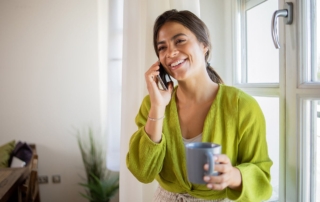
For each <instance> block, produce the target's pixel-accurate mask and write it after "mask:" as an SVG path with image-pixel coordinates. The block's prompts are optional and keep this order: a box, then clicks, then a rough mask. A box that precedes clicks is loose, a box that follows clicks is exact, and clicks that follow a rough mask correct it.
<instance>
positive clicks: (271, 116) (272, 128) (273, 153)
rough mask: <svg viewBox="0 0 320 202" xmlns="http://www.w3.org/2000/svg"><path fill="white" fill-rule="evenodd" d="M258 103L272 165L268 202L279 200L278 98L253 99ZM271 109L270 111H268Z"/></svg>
mask: <svg viewBox="0 0 320 202" xmlns="http://www.w3.org/2000/svg"><path fill="white" fill-rule="evenodd" d="M254 98H255V99H256V100H257V102H258V103H259V105H260V107H261V109H262V112H263V114H264V116H265V119H266V128H267V143H268V151H269V156H270V158H271V160H272V161H273V165H272V167H271V185H272V187H273V192H272V196H271V198H270V199H269V200H268V201H278V200H279V169H280V166H279V156H280V155H279V145H280V144H279V141H280V138H279V121H280V120H279V98H277V97H254ZM270 109H272V110H270Z"/></svg>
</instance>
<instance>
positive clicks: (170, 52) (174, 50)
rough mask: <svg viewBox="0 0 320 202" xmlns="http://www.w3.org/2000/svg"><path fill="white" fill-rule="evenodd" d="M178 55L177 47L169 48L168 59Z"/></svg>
mask: <svg viewBox="0 0 320 202" xmlns="http://www.w3.org/2000/svg"><path fill="white" fill-rule="evenodd" d="M177 54H178V50H177V49H176V47H174V46H171V47H169V48H168V57H175V56H176V55H177Z"/></svg>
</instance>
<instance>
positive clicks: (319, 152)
mask: <svg viewBox="0 0 320 202" xmlns="http://www.w3.org/2000/svg"><path fill="white" fill-rule="evenodd" d="M315 131H316V134H317V135H316V142H315V146H316V148H317V149H316V152H315V153H316V162H317V168H316V176H317V178H316V179H317V180H316V186H315V190H318V191H317V195H316V200H315V201H320V191H319V189H320V101H318V104H317V125H316V130H315Z"/></svg>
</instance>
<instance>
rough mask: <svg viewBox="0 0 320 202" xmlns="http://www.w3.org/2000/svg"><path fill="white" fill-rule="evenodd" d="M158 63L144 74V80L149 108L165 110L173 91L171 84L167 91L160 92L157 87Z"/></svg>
mask: <svg viewBox="0 0 320 202" xmlns="http://www.w3.org/2000/svg"><path fill="white" fill-rule="evenodd" d="M159 65H160V62H159V61H157V62H156V63H154V64H153V65H152V66H151V67H150V68H149V69H148V71H147V72H146V73H145V79H146V83H147V89H148V92H149V95H150V101H151V107H161V108H165V107H166V106H167V105H168V103H169V102H170V99H171V94H172V91H173V82H170V83H169V85H168V90H166V91H165V90H161V89H159V87H158V78H157V75H159V68H160V66H159Z"/></svg>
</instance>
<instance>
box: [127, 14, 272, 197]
mask: <svg viewBox="0 0 320 202" xmlns="http://www.w3.org/2000/svg"><path fill="white" fill-rule="evenodd" d="M153 42H154V48H155V52H156V54H157V56H158V57H159V61H160V62H159V61H157V62H156V63H154V64H153V65H152V66H151V67H150V68H149V70H148V71H147V72H146V73H145V80H146V83H147V88H148V92H149V95H148V96H146V97H145V98H144V100H143V101H142V104H141V107H140V110H139V113H138V115H137V116H136V120H135V121H136V124H137V126H138V130H137V131H136V132H135V133H134V134H133V136H132V137H131V140H130V146H129V152H128V154H127V166H128V169H129V170H130V171H131V172H132V174H133V175H134V176H135V177H136V178H137V179H138V180H139V181H141V182H143V183H149V182H152V181H153V180H154V179H156V180H157V181H158V182H159V185H160V186H159V188H158V190H157V192H156V194H155V198H154V200H155V201H178V200H179V199H185V201H229V200H235V201H246V202H248V201H262V200H266V199H268V198H269V197H270V196H271V192H272V187H271V185H270V167H271V165H272V161H271V160H270V158H269V156H268V149H267V143H266V129H265V120H264V116H263V114H262V111H261V109H260V107H259V105H258V104H257V102H256V101H255V100H254V99H253V98H252V97H251V96H249V95H247V94H245V93H244V92H242V91H240V90H239V89H236V88H234V87H230V86H226V85H224V84H223V82H222V80H221V78H220V77H219V75H218V74H217V73H216V72H215V71H214V70H213V69H212V68H211V67H210V66H209V63H208V58H209V54H210V49H211V45H210V39H209V33H208V29H207V27H206V25H205V24H204V23H203V22H202V21H201V20H200V19H199V18H198V17H197V16H196V15H194V14H193V13H191V12H189V11H180V12H178V11H176V10H170V11H166V12H164V13H163V14H162V15H160V16H159V17H158V18H157V20H156V22H155V25H154V37H153ZM160 63H161V64H162V65H163V67H164V68H165V70H166V71H167V72H168V74H170V75H171V76H172V77H173V78H175V79H176V80H177V82H178V85H177V86H176V87H174V86H173V83H170V84H169V86H168V90H167V91H163V90H161V89H159V87H158V84H157V83H158V80H157V75H158V74H159V66H160ZM201 141H202V142H214V143H217V144H220V145H221V146H222V154H221V155H218V156H217V157H216V159H215V162H216V163H218V164H219V165H216V166H215V170H216V171H218V172H220V173H221V174H220V175H219V176H204V181H206V182H207V184H206V185H198V184H192V183H190V182H189V181H188V177H187V171H186V160H185V148H184V143H187V142H201ZM204 170H208V165H207V164H206V165H204Z"/></svg>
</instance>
